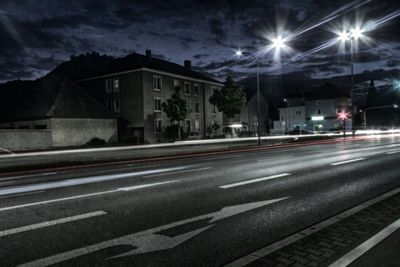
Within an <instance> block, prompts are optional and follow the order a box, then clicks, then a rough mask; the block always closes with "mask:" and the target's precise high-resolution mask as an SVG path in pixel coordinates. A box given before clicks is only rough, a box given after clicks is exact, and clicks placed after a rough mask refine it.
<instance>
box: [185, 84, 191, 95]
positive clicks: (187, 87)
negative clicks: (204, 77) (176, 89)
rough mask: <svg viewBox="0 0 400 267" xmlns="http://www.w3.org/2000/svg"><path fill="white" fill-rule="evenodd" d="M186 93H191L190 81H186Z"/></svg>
mask: <svg viewBox="0 0 400 267" xmlns="http://www.w3.org/2000/svg"><path fill="white" fill-rule="evenodd" d="M185 95H190V83H188V82H185Z"/></svg>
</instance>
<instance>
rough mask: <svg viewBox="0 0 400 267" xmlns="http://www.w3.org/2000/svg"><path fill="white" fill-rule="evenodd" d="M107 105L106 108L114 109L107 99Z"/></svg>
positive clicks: (110, 101)
mask: <svg viewBox="0 0 400 267" xmlns="http://www.w3.org/2000/svg"><path fill="white" fill-rule="evenodd" d="M107 107H108V109H110V110H114V108H113V102H112V100H107Z"/></svg>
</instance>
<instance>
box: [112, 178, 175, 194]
mask: <svg viewBox="0 0 400 267" xmlns="http://www.w3.org/2000/svg"><path fill="white" fill-rule="evenodd" d="M179 181H180V180H171V181H165V182H160V183H152V184H142V185H135V186H130V187H121V188H118V190H120V191H132V190H138V189H142V188H147V187H152V186H157V185H163V184H170V183H176V182H179Z"/></svg>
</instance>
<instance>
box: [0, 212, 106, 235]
mask: <svg viewBox="0 0 400 267" xmlns="http://www.w3.org/2000/svg"><path fill="white" fill-rule="evenodd" d="M105 214H107V212H105V211H95V212H90V213H85V214H80V215H76V216H71V217H65V218H62V219H57V220H52V221H47V222H42V223H36V224H32V225H28V226H23V227H18V228H13V229H8V230H4V231H0V237H2V236H7V235H14V234H18V233H22V232H27V231H31V230H36V229H40V228H44V227H49V226H53V225H57V224H62V223H68V222H73V221H78V220H83V219H87V218H91V217H95V216H101V215H105Z"/></svg>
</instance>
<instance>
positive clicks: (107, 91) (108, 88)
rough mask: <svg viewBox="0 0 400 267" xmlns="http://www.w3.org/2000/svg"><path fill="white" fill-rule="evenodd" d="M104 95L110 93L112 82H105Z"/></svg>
mask: <svg viewBox="0 0 400 267" xmlns="http://www.w3.org/2000/svg"><path fill="white" fill-rule="evenodd" d="M106 93H112V80H111V79H107V80H106Z"/></svg>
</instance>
